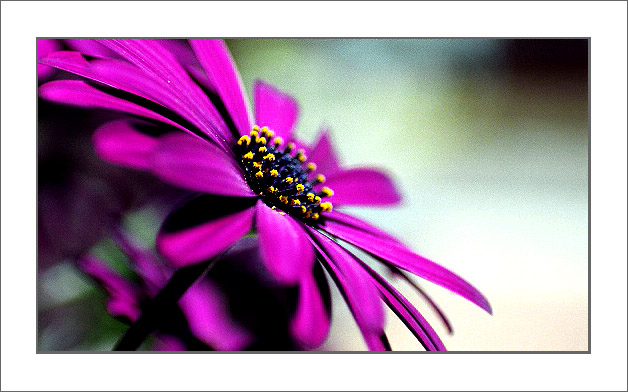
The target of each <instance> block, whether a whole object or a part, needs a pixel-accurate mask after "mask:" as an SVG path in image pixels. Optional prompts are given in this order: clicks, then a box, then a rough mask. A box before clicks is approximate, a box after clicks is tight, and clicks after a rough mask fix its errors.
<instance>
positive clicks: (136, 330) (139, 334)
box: [113, 256, 220, 351]
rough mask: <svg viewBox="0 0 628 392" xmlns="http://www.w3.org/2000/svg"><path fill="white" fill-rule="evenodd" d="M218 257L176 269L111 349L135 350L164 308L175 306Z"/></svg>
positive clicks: (159, 318)
mask: <svg viewBox="0 0 628 392" xmlns="http://www.w3.org/2000/svg"><path fill="white" fill-rule="evenodd" d="M219 258H220V256H218V257H214V258H213V259H210V260H208V261H205V262H203V263H200V264H195V265H190V266H186V267H181V268H179V269H178V270H176V271H175V273H174V274H173V275H172V277H171V278H170V280H169V281H168V283H167V284H166V286H165V287H164V288H163V289H162V290H161V291H160V292H159V293H158V294H157V295H156V296H155V297H154V298H152V299H151V300H150V301H149V302H148V304H147V305H146V307H145V308H144V309H143V310H142V314H141V315H140V318H139V319H137V321H135V322H134V323H133V324H131V326H130V327H129V329H127V331H126V332H125V333H124V335H123V336H122V338H121V339H120V340H119V341H118V343H117V344H116V346H115V347H114V348H113V350H114V351H133V350H137V348H138V347H139V346H140V345H141V344H142V342H144V340H145V339H146V338H147V337H148V335H150V334H151V333H152V332H153V331H154V330H155V329H156V328H157V326H158V325H159V323H160V322H161V317H162V315H163V314H164V313H165V312H164V309H168V308H169V307H172V306H176V304H177V302H178V301H179V299H180V298H181V296H183V294H184V293H185V292H186V291H187V289H188V288H190V286H192V284H194V282H196V281H197V280H198V279H199V278H200V277H201V276H203V275H205V273H207V271H209V270H210V269H211V267H213V266H214V264H215V263H216V261H217V260H218V259H219Z"/></svg>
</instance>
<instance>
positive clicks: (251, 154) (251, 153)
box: [242, 151, 253, 159]
mask: <svg viewBox="0 0 628 392" xmlns="http://www.w3.org/2000/svg"><path fill="white" fill-rule="evenodd" d="M242 157H243V158H245V159H253V151H249V152H247V153H246V154H244V155H243V156H242Z"/></svg>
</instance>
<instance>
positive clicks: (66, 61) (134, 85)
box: [40, 44, 222, 134]
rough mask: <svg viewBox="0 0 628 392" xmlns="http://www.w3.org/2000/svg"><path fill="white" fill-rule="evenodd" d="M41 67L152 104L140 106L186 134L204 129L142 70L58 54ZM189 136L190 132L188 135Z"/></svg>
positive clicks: (164, 86)
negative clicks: (160, 116)
mask: <svg viewBox="0 0 628 392" xmlns="http://www.w3.org/2000/svg"><path fill="white" fill-rule="evenodd" d="M98 45H100V44H98ZM101 46H102V45H101ZM103 48H104V47H103ZM40 63H42V64H46V65H50V66H53V67H56V68H59V69H62V70H64V71H68V72H72V73H74V74H76V75H79V76H83V77H85V78H88V79H91V80H94V81H97V82H100V83H103V84H105V85H107V86H111V87H114V88H116V89H119V90H122V91H124V92H128V93H130V94H133V95H136V96H138V97H141V98H144V99H146V100H148V101H152V102H148V101H146V102H143V105H141V106H144V107H146V108H150V109H152V110H154V111H155V112H157V113H160V114H162V115H164V117H166V118H169V119H171V120H173V121H175V122H176V123H177V124H180V125H181V126H183V127H185V128H186V130H193V129H203V126H204V123H203V122H202V121H200V120H199V118H198V115H197V114H196V113H195V112H194V110H192V108H191V107H190V105H187V104H185V103H184V102H182V101H181V99H180V98H179V97H178V96H177V95H176V94H175V93H173V91H172V89H171V88H170V85H168V84H163V83H160V82H159V81H156V80H155V79H154V78H151V77H150V76H149V75H146V74H145V73H144V71H142V70H141V69H139V68H137V67H135V66H134V65H132V64H129V63H127V62H125V61H122V60H111V59H106V60H93V61H87V60H86V59H85V58H83V56H82V55H81V54H80V53H78V52H71V51H59V52H55V53H52V54H50V55H49V56H47V57H45V58H42V59H40ZM132 98H134V97H129V100H131V101H132ZM153 103H157V104H158V105H154V104H153ZM216 121H222V120H216ZM188 133H192V132H191V131H188ZM192 134H193V133H192Z"/></svg>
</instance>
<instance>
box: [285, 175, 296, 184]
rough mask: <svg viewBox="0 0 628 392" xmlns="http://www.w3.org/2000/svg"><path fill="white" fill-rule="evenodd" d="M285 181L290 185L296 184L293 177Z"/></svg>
mask: <svg viewBox="0 0 628 392" xmlns="http://www.w3.org/2000/svg"><path fill="white" fill-rule="evenodd" d="M285 181H286V183H288V184H292V183H293V182H294V178H292V177H286V179H285Z"/></svg>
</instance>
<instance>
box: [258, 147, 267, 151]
mask: <svg viewBox="0 0 628 392" xmlns="http://www.w3.org/2000/svg"><path fill="white" fill-rule="evenodd" d="M257 151H259V152H266V147H265V146H261V147H260V148H259V149H258V150H257Z"/></svg>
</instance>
